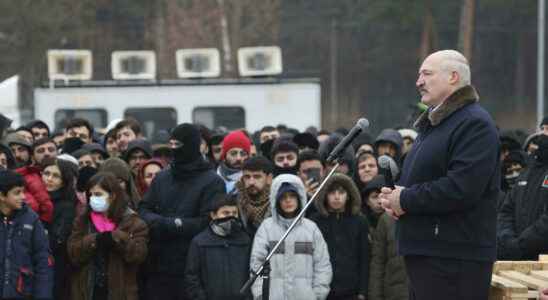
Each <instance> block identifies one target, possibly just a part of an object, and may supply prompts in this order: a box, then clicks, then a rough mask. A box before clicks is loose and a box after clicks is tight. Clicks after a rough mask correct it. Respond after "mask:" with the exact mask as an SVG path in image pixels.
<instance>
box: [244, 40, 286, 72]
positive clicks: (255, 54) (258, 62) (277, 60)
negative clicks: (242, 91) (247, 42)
mask: <svg viewBox="0 0 548 300" xmlns="http://www.w3.org/2000/svg"><path fill="white" fill-rule="evenodd" d="M238 70H239V71H240V76H268V75H278V74H281V73H282V50H281V49H280V47H276V46H271V47H244V48H240V49H238Z"/></svg>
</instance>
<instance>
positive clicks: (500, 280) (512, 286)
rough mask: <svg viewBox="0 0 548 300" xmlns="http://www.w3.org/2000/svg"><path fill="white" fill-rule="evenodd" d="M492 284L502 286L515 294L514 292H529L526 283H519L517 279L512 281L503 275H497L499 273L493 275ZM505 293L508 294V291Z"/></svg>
mask: <svg viewBox="0 0 548 300" xmlns="http://www.w3.org/2000/svg"><path fill="white" fill-rule="evenodd" d="M491 286H492V287H496V288H500V289H502V290H504V291H508V292H510V293H512V294H514V293H522V294H525V293H527V287H526V286H525V285H523V284H521V283H518V282H515V281H512V280H510V279H507V278H504V277H501V276H497V275H493V276H492V278H491ZM505 294H506V295H508V293H505Z"/></svg>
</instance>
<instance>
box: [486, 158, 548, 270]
mask: <svg viewBox="0 0 548 300" xmlns="http://www.w3.org/2000/svg"><path fill="white" fill-rule="evenodd" d="M497 225H498V232H497V238H498V240H499V254H502V253H505V252H507V250H508V249H504V246H505V243H506V242H507V241H504V240H508V239H517V243H518V246H519V248H520V250H521V251H520V252H521V255H518V256H513V257H505V258H506V259H515V260H521V259H523V260H526V259H529V260H536V259H537V258H538V255H539V254H543V253H546V251H548V240H547V238H546V237H547V236H548V164H545V165H541V164H540V163H538V162H535V163H534V165H532V166H530V167H529V168H528V169H527V170H526V171H524V173H523V174H521V175H520V177H519V178H518V181H517V183H516V185H515V186H514V188H513V189H512V190H511V191H510V192H508V193H507V196H506V198H505V200H504V203H503V205H502V207H501V209H500V212H499V215H498V224H497ZM499 257H501V256H500V255H499ZM501 258H502V257H501Z"/></svg>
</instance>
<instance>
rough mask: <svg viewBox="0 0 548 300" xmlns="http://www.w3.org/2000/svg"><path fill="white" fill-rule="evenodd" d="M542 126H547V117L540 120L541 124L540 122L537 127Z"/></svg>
mask: <svg viewBox="0 0 548 300" xmlns="http://www.w3.org/2000/svg"><path fill="white" fill-rule="evenodd" d="M542 125H548V116H546V117H544V119H542V122H540V125H539V127H542Z"/></svg>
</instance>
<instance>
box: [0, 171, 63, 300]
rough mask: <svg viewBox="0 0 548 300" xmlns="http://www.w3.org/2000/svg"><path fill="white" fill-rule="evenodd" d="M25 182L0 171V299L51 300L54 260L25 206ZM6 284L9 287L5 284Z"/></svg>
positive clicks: (39, 227)
mask: <svg viewBox="0 0 548 300" xmlns="http://www.w3.org/2000/svg"><path fill="white" fill-rule="evenodd" d="M24 186H25V181H24V179H23V177H22V176H21V175H19V174H17V173H15V172H14V171H12V170H0V217H1V219H2V222H0V261H1V262H2V266H3V268H2V271H1V272H0V279H1V282H3V283H6V284H3V285H2V287H1V288H0V298H1V299H36V300H46V299H52V298H51V293H52V288H53V259H52V258H51V255H50V251H49V241H48V237H47V235H46V231H45V230H44V227H43V226H42V223H41V222H40V220H39V219H38V216H37V215H36V214H35V213H34V212H33V211H32V210H31V209H30V208H29V207H28V206H26V204H25V199H24V198H25V196H24V192H23V190H24ZM8 283H9V284H8Z"/></svg>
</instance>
